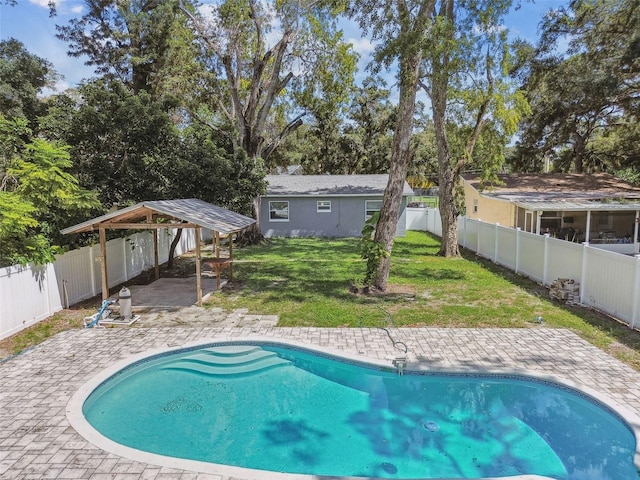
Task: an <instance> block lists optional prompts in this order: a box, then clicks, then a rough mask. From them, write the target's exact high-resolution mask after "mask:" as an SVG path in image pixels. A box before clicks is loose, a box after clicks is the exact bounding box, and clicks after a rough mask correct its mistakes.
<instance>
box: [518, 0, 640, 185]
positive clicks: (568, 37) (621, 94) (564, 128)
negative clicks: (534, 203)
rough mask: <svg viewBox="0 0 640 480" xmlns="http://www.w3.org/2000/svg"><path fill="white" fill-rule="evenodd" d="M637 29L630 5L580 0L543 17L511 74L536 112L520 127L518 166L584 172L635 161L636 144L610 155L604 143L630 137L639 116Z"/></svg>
mask: <svg viewBox="0 0 640 480" xmlns="http://www.w3.org/2000/svg"><path fill="white" fill-rule="evenodd" d="M638 30H640V8H638V5H637V2H635V1H633V0H622V1H612V0H597V1H593V2H591V1H588V2H587V1H582V0H579V1H574V2H571V3H570V4H569V6H568V7H567V8H560V9H557V10H555V11H553V12H550V13H548V14H547V16H546V17H545V21H544V23H543V26H542V36H541V39H540V42H539V43H538V46H537V48H535V49H533V47H530V46H528V47H525V48H524V49H523V50H526V51H527V55H526V56H524V61H522V62H521V68H520V69H519V70H518V72H517V73H518V74H519V78H520V80H521V81H522V82H523V88H524V89H526V91H527V95H528V97H529V99H530V103H531V105H532V107H533V108H532V110H533V112H534V113H533V114H532V115H531V116H529V117H528V118H526V119H525V121H524V122H523V125H522V135H521V142H520V143H519V145H518V149H517V151H516V154H515V157H514V165H516V167H517V168H528V169H533V170H536V169H538V170H539V169H541V168H542V165H543V164H544V163H549V161H552V162H553V164H554V168H555V169H556V170H563V171H566V170H572V171H575V172H578V173H582V172H584V171H597V170H610V171H615V170H617V169H619V168H620V167H621V166H622V165H623V164H628V163H629V162H630V161H631V162H632V163H633V162H640V150H639V149H638V148H637V147H635V148H633V147H632V149H631V150H626V151H624V152H621V151H620V150H612V148H613V145H615V142H610V141H608V140H607V139H611V138H612V137H618V138H624V137H625V136H626V135H627V134H629V135H633V130H634V129H633V128H629V127H630V126H632V125H634V124H635V123H637V119H638V114H639V113H640V110H639V107H640V102H638V98H639V96H638V93H639V92H640V61H639V60H638V58H640V34H639V33H638ZM624 143H626V144H627V145H628V146H632V145H633V142H632V141H631V142H630V141H624ZM607 144H608V145H609V147H606V145H607ZM630 153H631V155H629V154H630ZM630 156H631V157H632V158H633V159H631V160H630V159H629V157H630ZM523 158H526V159H527V162H526V163H525V162H523V161H522V159H523ZM531 159H533V160H531ZM523 163H524V165H523ZM532 163H533V164H532Z"/></svg>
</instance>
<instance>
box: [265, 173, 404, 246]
mask: <svg viewBox="0 0 640 480" xmlns="http://www.w3.org/2000/svg"><path fill="white" fill-rule="evenodd" d="M388 178H389V176H388V175H268V176H267V177H266V180H267V182H268V184H269V186H268V187H267V193H266V194H265V195H263V196H262V197H261V200H260V214H259V224H260V230H261V231H262V234H263V235H264V236H265V237H274V236H278V237H359V236H361V234H362V228H363V227H364V223H365V221H366V220H367V219H368V218H370V217H371V215H373V213H374V212H377V211H379V210H380V208H381V207H382V197H383V195H384V190H385V188H386V186H387V180H388ZM411 195H413V190H411V187H409V185H408V184H407V183H406V182H405V184H404V190H403V192H402V206H401V210H400V218H399V220H398V226H397V229H396V235H397V236H404V235H405V232H406V212H405V210H406V205H407V200H408V197H409V196H411Z"/></svg>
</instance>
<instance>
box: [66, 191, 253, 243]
mask: <svg viewBox="0 0 640 480" xmlns="http://www.w3.org/2000/svg"><path fill="white" fill-rule="evenodd" d="M159 218H161V219H162V220H163V221H167V220H179V221H182V222H188V223H190V224H193V225H198V226H201V227H204V228H208V229H209V230H213V231H214V232H219V233H223V234H229V233H233V232H238V231H240V230H243V229H245V228H247V227H248V226H250V225H252V224H254V223H255V222H256V221H255V220H254V219H253V218H249V217H246V216H244V215H241V214H239V213H236V212H232V211H231V210H227V209H226V208H222V207H218V206H217V205H213V204H211V203H208V202H205V201H203V200H198V199H196V198H188V199H178V200H154V201H148V202H140V203H137V204H135V205H132V206H130V207H126V208H122V209H120V210H115V211H113V212H109V213H107V214H106V215H102V216H100V217H96V218H93V219H91V220H87V221H86V222H83V223H79V224H78V225H74V226H72V227H68V228H65V229H64V230H62V232H61V233H63V234H69V233H80V232H90V231H93V230H97V229H99V228H100V227H104V228H130V229H135V228H136V224H137V226H138V228H145V227H146V226H149V225H150V224H152V223H155V222H157V220H158V219H159ZM167 226H168V225H167Z"/></svg>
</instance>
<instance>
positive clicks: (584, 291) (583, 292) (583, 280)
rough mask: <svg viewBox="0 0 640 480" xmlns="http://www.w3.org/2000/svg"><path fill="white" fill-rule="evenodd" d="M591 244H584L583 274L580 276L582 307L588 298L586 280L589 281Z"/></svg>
mask: <svg viewBox="0 0 640 480" xmlns="http://www.w3.org/2000/svg"><path fill="white" fill-rule="evenodd" d="M588 247H589V242H583V243H582V272H581V275H580V305H584V304H585V303H584V299H585V298H586V296H587V288H586V280H587V255H588V252H589V249H588Z"/></svg>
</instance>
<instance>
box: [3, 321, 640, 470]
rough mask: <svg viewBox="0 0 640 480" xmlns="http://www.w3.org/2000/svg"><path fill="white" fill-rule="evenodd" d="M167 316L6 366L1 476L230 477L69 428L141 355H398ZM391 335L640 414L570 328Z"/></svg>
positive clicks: (88, 333) (357, 340)
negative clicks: (100, 444) (113, 375)
mask: <svg viewBox="0 0 640 480" xmlns="http://www.w3.org/2000/svg"><path fill="white" fill-rule="evenodd" d="M203 312H209V313H208V314H209V315H211V311H204V310H201V314H202V315H205V314H204V313H203ZM174 313H175V312H174ZM213 313H214V314H215V312H213ZM219 313H221V312H219ZM164 315H165V317H164V319H162V318H163V317H160V318H159V319H156V322H155V323H156V325H155V326H148V327H145V326H144V325H139V326H137V327H136V328H112V329H91V330H72V331H67V332H63V333H61V334H59V335H56V336H55V337H53V338H50V339H49V340H47V341H45V342H44V343H42V344H40V345H38V346H37V347H35V348H33V349H31V350H29V351H27V352H26V353H23V354H21V355H18V356H16V357H13V358H11V359H9V360H7V361H4V362H3V363H0V478H2V479H5V480H9V479H20V480H26V479H92V480H107V479H109V480H169V479H171V480H174V479H175V480H187V479H198V480H205V479H207V480H209V479H216V480H229V478H228V477H223V476H221V475H211V474H199V473H196V472H186V471H180V470H174V469H170V468H166V467H159V466H156V465H149V464H145V463H141V462H136V461H133V460H129V459H126V458H122V457H119V456H116V455H114V454H111V453H108V452H105V451H102V450H100V449H98V448H96V447H95V446H93V445H91V444H90V443H88V442H87V441H86V440H85V439H84V438H83V437H81V436H80V435H79V434H78V433H77V432H76V431H75V430H74V429H73V428H72V427H71V426H70V424H69V423H68V421H67V418H66V406H67V403H68V401H69V399H70V397H71V396H72V395H73V393H74V392H75V391H76V390H77V389H78V388H79V387H80V386H81V385H82V384H84V383H85V382H86V381H87V380H88V379H89V378H91V377H92V376H94V375H95V374H97V373H98V372H100V371H101V370H103V369H105V368H106V367H108V366H110V365H112V364H113V363H114V362H115V361H118V360H121V359H124V358H127V357H128V356H130V355H132V354H135V353H139V352H143V351H146V350H149V349H154V348H160V347H163V346H176V345H182V344H184V343H188V342H192V341H196V340H205V339H215V338H216V337H222V336H224V337H227V338H228V337H239V336H260V337H263V338H285V339H291V340H295V341H297V342H302V343H305V344H309V345H316V346H327V347H332V348H333V349H340V350H343V351H345V352H348V353H350V354H353V355H360V356H362V357H369V358H374V359H384V358H385V357H387V356H389V355H393V354H394V353H397V351H394V350H393V347H392V345H391V343H390V341H389V338H388V337H387V335H386V333H385V332H384V331H381V330H378V329H366V328H365V329H355V328H354V329H336V328H332V329H322V328H277V327H269V326H261V325H260V321H261V319H255V318H254V319H251V321H250V322H247V325H246V326H244V327H242V326H228V325H227V326H224V325H219V324H218V325H216V324H215V323H212V322H211V317H209V322H208V324H207V322H205V321H204V320H203V321H202V322H200V324H197V322H196V323H193V324H190V325H181V324H180V320H179V319H176V317H171V318H173V320H171V319H170V318H169V317H170V312H165V314H164ZM221 315H222V313H221ZM242 315H243V314H242V313H238V316H239V317H242ZM242 318H243V319H244V320H246V318H245V317H242ZM203 319H204V317H203ZM147 320H148V319H147ZM232 323H233V322H230V323H229V324H230V325H231V324H232ZM151 324H153V322H152V321H149V325H151ZM171 324H173V326H171V327H167V325H171ZM235 325H238V324H237V322H236V323H235ZM393 334H394V336H395V337H396V339H397V340H402V341H403V342H405V343H406V344H407V345H408V347H409V351H410V353H411V357H410V360H413V361H418V362H421V363H422V365H423V366H428V367H429V368H433V369H434V370H437V369H440V368H457V369H465V368H487V367H489V368H505V369H513V368H523V369H529V370H534V371H536V372H540V373H543V374H545V373H546V374H555V375H558V376H560V377H563V378H565V379H568V380H572V381H575V382H578V383H581V384H584V385H586V386H589V387H591V388H593V389H595V390H598V391H599V392H601V393H603V394H605V395H607V396H609V397H610V398H612V399H614V400H616V401H617V402H618V403H620V404H621V405H623V406H625V407H626V408H628V409H630V410H632V411H633V412H635V413H640V373H638V372H635V371H634V370H632V369H631V368H630V367H628V366H626V365H624V364H622V363H621V362H619V361H617V360H615V359H614V358H612V357H610V356H608V355H606V354H605V353H603V352H602V351H600V350H598V349H597V348H595V347H593V346H591V345H590V344H588V343H587V342H585V341H583V340H582V339H580V338H579V337H577V336H576V335H574V334H572V333H571V332H569V331H566V330H555V329H547V328H531V329H446V328H415V329H397V330H393Z"/></svg>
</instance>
